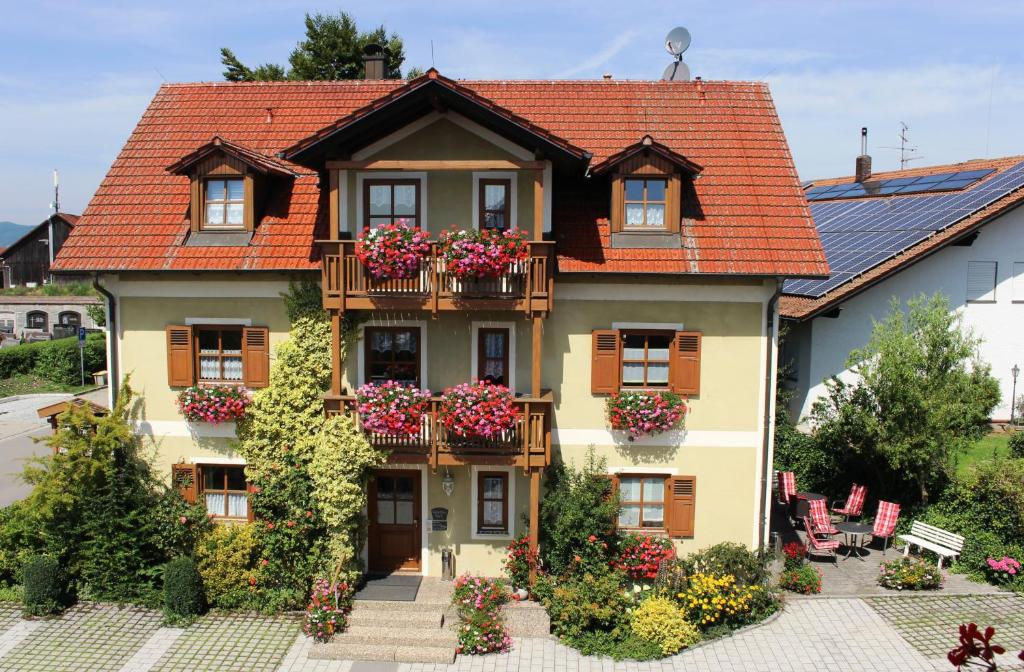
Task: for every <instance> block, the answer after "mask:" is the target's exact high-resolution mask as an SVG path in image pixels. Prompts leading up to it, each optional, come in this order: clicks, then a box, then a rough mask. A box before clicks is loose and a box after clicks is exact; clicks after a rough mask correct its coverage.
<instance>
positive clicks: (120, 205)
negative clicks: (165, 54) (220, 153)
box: [53, 80, 828, 277]
mask: <svg viewBox="0 0 1024 672" xmlns="http://www.w3.org/2000/svg"><path fill="white" fill-rule="evenodd" d="M458 85H459V86H460V87H463V88H464V89H466V90H467V91H470V92H472V93H474V94H475V95H476V96H477V97H478V98H479V99H480V100H481V101H482V102H485V101H490V104H493V105H494V106H500V108H503V109H504V110H507V111H508V112H509V113H510V114H513V115H516V117H517V118H521V119H522V120H524V123H529V124H531V125H533V126H534V127H536V128H537V129H540V130H543V131H544V132H546V133H548V134H550V136H551V137H552V138H558V139H561V140H563V141H564V142H565V143H571V145H572V146H574V147H579V148H583V149H584V150H586V151H588V152H591V153H592V154H593V160H592V163H593V164H595V165H596V164H598V163H600V162H601V161H604V160H605V159H607V158H608V157H610V156H612V155H614V154H616V153H618V152H621V151H622V150H623V149H624V148H626V147H629V146H630V145H633V144H635V143H637V142H638V141H640V140H641V139H642V138H643V137H644V136H645V135H650V136H651V137H652V138H653V139H654V140H655V141H656V142H658V143H661V144H663V145H665V146H666V147H668V148H669V149H670V150H672V151H673V152H676V153H678V154H680V155H682V156H685V157H686V158H688V159H690V160H692V161H694V162H695V163H698V164H699V165H701V166H703V167H704V170H703V172H702V173H701V176H700V178H699V179H698V180H697V181H696V182H695V183H694V184H695V190H696V197H697V199H698V201H699V209H698V210H696V211H695V212H694V213H692V214H694V217H693V219H692V221H689V222H688V223H686V224H687V225H686V226H684V242H685V246H684V248H683V249H678V248H677V249H612V248H611V246H610V237H609V235H610V234H609V231H608V226H607V221H606V220H605V219H603V218H604V217H607V202H608V196H607V194H598V195H597V196H598V199H597V201H591V199H587V201H590V202H581V201H578V200H573V199H572V198H570V195H569V194H563V193H561V192H559V191H558V190H556V193H555V194H554V197H553V222H554V227H553V228H554V235H555V238H556V240H557V243H558V245H557V250H558V255H559V270H560V271H563V272H565V271H611V272H622V273H631V272H637V273H716V274H754V275H769V276H790V277H793V276H820V275H824V274H826V273H827V272H828V270H827V265H826V262H825V257H824V253H823V251H822V249H821V245H820V243H819V241H818V237H817V234H816V232H815V230H814V227H813V224H812V221H811V217H810V213H809V210H808V208H807V203H806V200H805V199H804V196H803V192H802V190H801V188H800V184H799V180H798V178H797V174H796V171H795V169H794V167H793V162H792V158H791V156H790V153H789V148H788V145H787V144H786V139H785V136H784V135H783V132H782V127H781V125H780V123H779V119H778V116H777V114H776V112H775V107H774V104H773V103H772V100H771V97H770V95H769V93H768V88H767V86H766V85H765V84H761V83H750V82H700V81H696V82H662V81H615V80H610V81H609V80H597V81H460V82H458ZM403 86H406V84H405V83H404V82H401V81H396V80H383V81H381V80H378V81H366V80H359V81H345V82H272V83H270V82H267V83H245V84H236V83H227V82H217V83H199V84H167V85H164V86H161V87H160V90H159V91H158V92H157V94H156V96H155V97H154V98H153V101H152V102H151V103H150V105H149V108H148V109H147V110H146V112H145V113H144V114H143V116H142V118H141V119H140V120H139V123H138V125H137V126H136V128H135V130H134V131H133V133H132V135H131V137H130V138H129V139H128V141H127V143H126V144H125V146H124V148H123V149H122V150H121V153H120V155H119V156H118V157H117V159H116V161H115V162H114V165H113V166H112V167H111V169H110V171H109V172H108V174H107V176H106V178H105V179H104V180H103V182H102V184H101V185H100V187H99V189H98V190H97V191H96V194H95V196H94V197H93V199H92V201H91V202H90V204H89V206H88V208H87V209H86V211H85V213H84V214H83V215H82V218H81V221H80V222H79V225H78V226H76V227H75V229H74V231H73V233H72V234H71V236H70V237H69V239H68V241H67V242H66V243H65V244H64V246H63V248H62V249H61V252H60V254H59V256H58V258H57V261H56V262H55V264H54V266H53V268H54V270H57V271H118V270H305V269H315V268H316V267H317V265H318V262H317V254H318V251H317V250H316V249H315V246H314V244H313V240H314V238H315V237H316V235H315V232H314V229H316V228H317V227H318V225H319V227H320V231H321V232H322V231H323V230H324V226H325V225H324V222H325V219H326V213H327V207H326V199H325V198H322V197H321V194H320V193H319V189H318V188H317V176H316V175H315V174H314V173H312V172H311V171H310V170H308V169H306V168H303V167H300V166H296V165H294V164H289V163H287V162H285V161H281V163H282V164H284V165H286V166H287V167H288V168H289V169H291V170H293V171H294V172H295V173H296V175H297V177H296V179H295V180H294V181H293V183H292V185H291V190H290V193H289V194H287V195H285V194H280V193H279V194H277V195H276V197H277V198H278V199H279V200H281V201H284V202H280V203H277V204H275V203H273V202H272V203H270V204H268V206H267V208H266V210H267V212H268V213H269V214H267V215H265V216H264V217H263V218H262V220H261V221H260V222H259V225H258V226H257V229H256V233H255V235H254V237H253V239H252V242H251V244H250V245H249V246H247V247H216V248H208V247H185V246H183V245H182V243H183V242H184V240H185V238H186V236H187V234H188V230H189V226H188V221H187V219H186V214H187V209H188V205H189V186H188V178H187V177H184V176H178V175H172V174H170V173H168V172H167V170H166V167H167V166H168V165H171V164H172V163H174V162H176V161H178V160H180V159H181V158H182V157H184V156H186V155H187V154H189V153H191V152H194V151H196V150H197V149H198V148H199V147H201V146H202V145H204V144H206V143H208V142H209V141H210V139H211V138H212V137H213V136H214V135H217V136H220V137H222V138H224V139H225V140H227V141H229V142H232V143H236V144H238V145H242V146H244V147H245V148H247V149H249V150H251V151H253V152H259V153H262V154H264V155H265V156H267V157H268V158H271V157H274V156H275V155H276V154H277V153H278V152H280V151H283V150H285V149H287V148H289V147H292V146H294V145H296V144H297V143H299V142H300V141H303V140H304V139H306V138H309V137H310V136H311V135H313V134H315V133H317V132H318V131H320V130H322V129H326V128H329V127H331V126H332V125H333V124H335V122H337V120H338V119H340V118H342V117H345V116H346V115H349V114H352V113H353V112H355V111H357V110H359V109H361V108H363V107H366V106H368V105H371V104H373V102H374V101H375V100H377V99H379V98H381V97H383V96H387V95H388V94H390V93H392V92H394V91H395V90H396V89H397V88H399V87H403ZM275 205H276V206H277V207H275ZM600 205H603V211H602V208H601V207H600Z"/></svg>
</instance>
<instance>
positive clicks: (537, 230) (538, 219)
mask: <svg viewBox="0 0 1024 672" xmlns="http://www.w3.org/2000/svg"><path fill="white" fill-rule="evenodd" d="M533 239H534V240H544V169H543V168H541V169H539V170H537V171H535V172H534V174H533Z"/></svg>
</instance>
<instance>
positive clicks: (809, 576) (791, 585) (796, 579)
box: [779, 565, 821, 595]
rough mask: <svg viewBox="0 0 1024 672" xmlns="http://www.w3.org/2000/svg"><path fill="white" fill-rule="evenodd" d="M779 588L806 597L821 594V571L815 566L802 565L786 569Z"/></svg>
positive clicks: (781, 576) (780, 577)
mask: <svg viewBox="0 0 1024 672" xmlns="http://www.w3.org/2000/svg"><path fill="white" fill-rule="evenodd" d="M779 587H780V588H782V589H784V590H790V591H792V592H794V593H802V594H804V595H815V594H817V593H820V592H821V570H819V569H818V568H817V567H815V566H813V565H800V566H798V567H792V568H789V569H786V570H785V571H784V572H782V574H781V575H780V576H779Z"/></svg>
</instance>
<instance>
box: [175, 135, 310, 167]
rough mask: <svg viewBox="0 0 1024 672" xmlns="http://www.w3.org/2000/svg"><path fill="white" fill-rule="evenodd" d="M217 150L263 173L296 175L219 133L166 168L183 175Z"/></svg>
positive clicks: (276, 162)
mask: <svg viewBox="0 0 1024 672" xmlns="http://www.w3.org/2000/svg"><path fill="white" fill-rule="evenodd" d="M217 152H223V153H224V154H227V155H228V156H232V157H234V158H236V159H238V160H239V161H241V162H242V163H244V164H246V165H248V166H251V167H252V168H254V169H256V170H257V171H259V172H261V173H263V174H264V175H266V174H270V173H273V174H276V175H280V176H282V177H295V175H296V173H295V171H293V170H291V169H289V168H288V167H286V166H285V165H283V164H282V163H280V162H278V161H277V160H276V159H274V158H272V157H269V156H267V155H265V154H261V153H259V152H257V151H254V150H252V149H249V148H248V147H244V146H242V145H239V144H237V143H234V142H229V141H227V140H225V139H224V138H222V137H220V136H219V135H215V136H213V138H212V139H211V140H210V141H209V142H207V143H205V144H204V145H202V146H200V147H198V148H197V149H196V150H195V151H193V152H190V153H188V154H186V155H185V156H183V157H181V158H180V159H178V160H177V161H175V162H174V163H172V164H171V165H169V166H167V168H166V170H167V172H169V173H172V174H174V175H185V174H187V173H188V171H189V169H191V168H192V166H194V165H195V164H196V163H198V162H200V161H202V160H203V159H205V158H206V157H208V156H210V155H211V154H215V153H217Z"/></svg>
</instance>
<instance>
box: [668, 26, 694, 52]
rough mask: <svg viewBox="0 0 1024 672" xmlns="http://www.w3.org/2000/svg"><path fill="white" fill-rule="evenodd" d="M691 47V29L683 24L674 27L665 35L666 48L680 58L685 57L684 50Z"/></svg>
mask: <svg viewBox="0 0 1024 672" xmlns="http://www.w3.org/2000/svg"><path fill="white" fill-rule="evenodd" d="M689 48H690V31H688V30H687V29H686V28H683V27H682V26H679V27H678V28H673V29H672V30H670V31H669V32H668V35H666V36H665V49H666V51H668V53H670V54H672V55H673V56H675V57H676V60H679V59H681V58H682V57H683V52H684V51H686V50H687V49H689Z"/></svg>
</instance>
